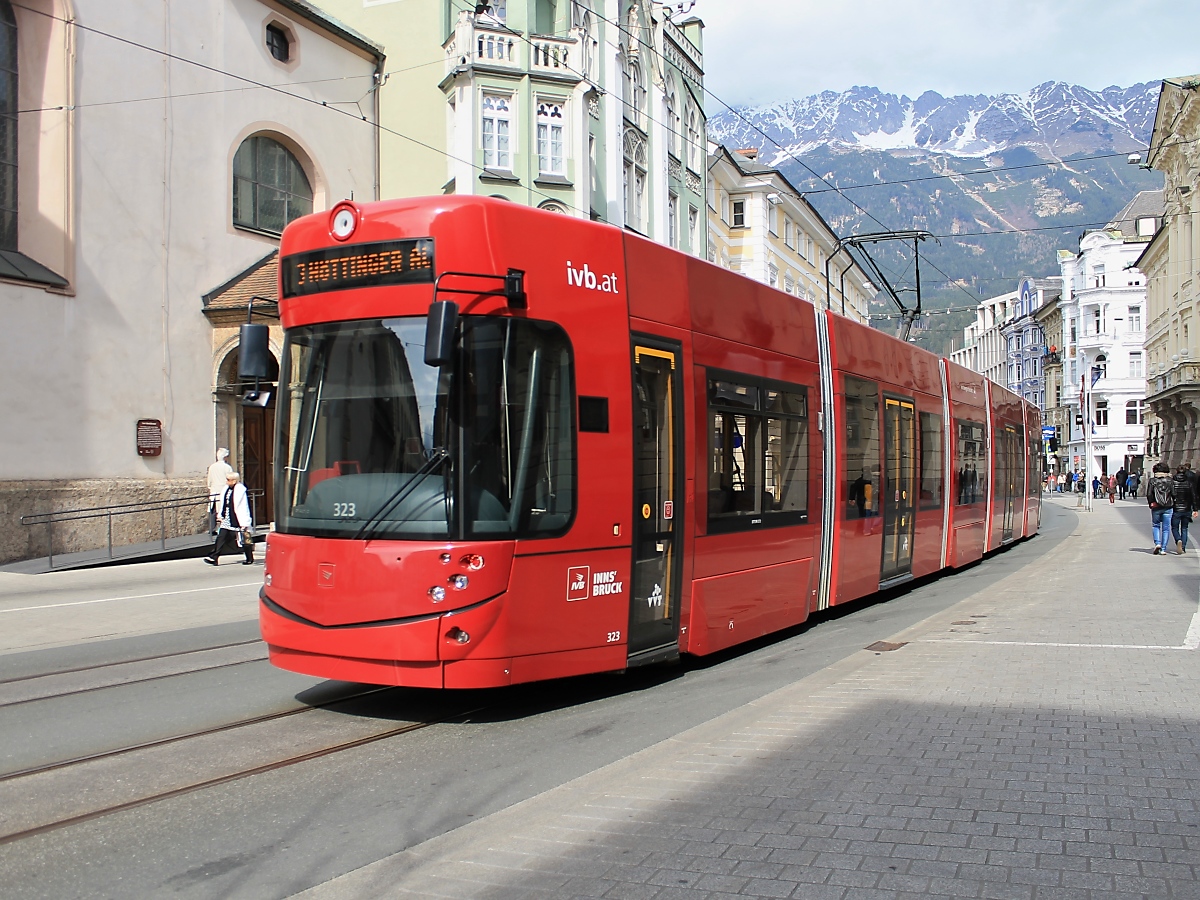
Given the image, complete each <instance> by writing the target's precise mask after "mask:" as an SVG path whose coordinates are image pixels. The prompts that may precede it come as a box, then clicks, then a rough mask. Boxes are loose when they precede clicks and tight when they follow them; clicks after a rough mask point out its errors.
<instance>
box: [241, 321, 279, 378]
mask: <svg viewBox="0 0 1200 900" xmlns="http://www.w3.org/2000/svg"><path fill="white" fill-rule="evenodd" d="M270 371H271V345H270V330H269V329H268V328H267V326H266V325H250V324H246V325H243V326H242V327H241V330H240V331H239V332H238V377H239V378H247V379H249V378H263V379H265V378H267V377H268V375H269V374H270Z"/></svg>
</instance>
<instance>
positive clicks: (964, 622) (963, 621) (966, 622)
mask: <svg viewBox="0 0 1200 900" xmlns="http://www.w3.org/2000/svg"><path fill="white" fill-rule="evenodd" d="M950 624H951V625H978V624H979V623H978V622H976V621H975V620H974V619H959V620H958V621H957V622H951V623H950Z"/></svg>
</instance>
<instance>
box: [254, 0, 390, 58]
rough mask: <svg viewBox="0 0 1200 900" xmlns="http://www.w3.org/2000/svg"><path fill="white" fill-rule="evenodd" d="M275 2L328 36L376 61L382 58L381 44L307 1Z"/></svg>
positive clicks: (288, 0) (287, 0)
mask: <svg viewBox="0 0 1200 900" xmlns="http://www.w3.org/2000/svg"><path fill="white" fill-rule="evenodd" d="M275 2H276V3H278V4H279V5H280V6H282V7H283V8H284V9H286V10H287V11H288V12H291V13H294V14H295V15H296V16H297V17H298V18H301V19H305V20H307V21H309V22H311V23H312V24H314V25H316V26H318V27H320V28H323V29H324V30H325V31H328V32H329V33H330V34H333V35H336V36H337V37H340V38H341V39H342V40H344V41H346V42H347V43H349V44H353V45H354V46H355V47H357V48H358V49H360V50H364V51H366V52H367V53H369V54H371V56H374V57H375V58H376V59H379V60H382V59H383V58H384V53H383V46H382V45H381V44H377V43H375V42H374V41H373V40H371V39H370V38H368V37H366V36H365V35H363V34H360V33H359V32H357V31H355V30H354V29H353V28H351V27H350V26H349V25H346V24H345V23H343V22H339V21H338V20H337V19H335V18H334V17H333V16H331V15H329V13H327V12H325V11H324V10H321V9H317V7H315V6H313V5H312V4H311V3H309V2H308V0H275Z"/></svg>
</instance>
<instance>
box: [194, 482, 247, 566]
mask: <svg viewBox="0 0 1200 900" xmlns="http://www.w3.org/2000/svg"><path fill="white" fill-rule="evenodd" d="M225 485H226V487H225V494H224V495H223V496H222V498H221V511H220V528H218V529H217V541H216V543H215V544H213V549H212V553H211V554H210V555H209V556H206V557H204V561H205V562H206V563H208V564H209V565H210V566H215V565H217V564H218V563H219V562H220V559H221V553H222V552H224V550H225V548H226V546H227V545H228V546H229V548H230V549H233V547H240V548H241V550H242V552H243V553H244V554H245V557H246V558H245V560H243V562H242V565H243V566H248V565H251V564H252V563H253V562H254V520H253V519H251V517H250V494H249V492H248V491H247V490H246V486H245V485H244V484H242V483H241V476H240V475H238V473H237V472H230V473H229V475H227V476H226V478H225Z"/></svg>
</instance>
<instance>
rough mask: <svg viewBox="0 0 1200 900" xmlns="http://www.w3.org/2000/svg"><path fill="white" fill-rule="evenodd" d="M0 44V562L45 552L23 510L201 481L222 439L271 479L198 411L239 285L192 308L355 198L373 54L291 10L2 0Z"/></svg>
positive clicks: (237, 458)
mask: <svg viewBox="0 0 1200 900" xmlns="http://www.w3.org/2000/svg"><path fill="white" fill-rule="evenodd" d="M0 45H2V46H0V51H2V55H3V61H2V63H0V66H2V67H3V68H5V69H6V70H7V72H8V73H9V74H10V77H9V78H7V79H6V80H4V82H3V86H4V87H3V88H0V93H2V94H3V96H0V119H2V120H4V121H5V122H7V123H8V127H9V129H10V131H9V132H8V133H10V134H15V138H16V139H15V141H12V142H0V143H2V144H3V146H0V156H2V157H3V158H2V159H0V176H2V178H3V180H4V188H5V189H4V190H0V207H2V208H0V219H2V220H3V228H2V231H3V234H2V235H0V316H2V317H3V320H4V322H5V328H4V331H3V334H2V335H0V383H3V384H4V386H5V393H6V397H5V405H6V409H5V426H4V428H3V429H2V430H0V513H2V514H3V517H4V521H5V523H6V526H7V527H6V528H5V529H4V537H3V538H2V539H0V561H9V560H13V559H20V558H25V557H29V556H36V555H44V554H45V553H46V548H47V545H46V543H45V538H46V535H45V532H44V531H43V530H41V529H30V528H23V527H21V526H20V525H19V524H18V521H19V518H20V517H21V516H22V515H25V514H28V513H35V512H42V511H48V510H53V509H64V508H70V507H88V506H99V505H104V504H112V503H121V502H128V501H132V500H142V499H151V498H167V497H178V496H183V495H188V494H196V493H197V492H200V493H203V491H204V488H203V484H204V478H203V476H204V472H205V469H206V467H207V466H208V464H209V463H210V462H211V461H212V458H213V451H214V449H215V447H216V446H218V445H219V444H225V445H227V446H229V447H230V449H231V451H232V452H233V460H232V461H233V463H234V465H235V467H237V468H245V469H246V470H247V473H249V471H250V468H251V464H252V463H254V464H256V465H257V467H258V468H257V471H258V477H259V478H260V480H261V481H262V482H264V483H265V484H267V485H268V486H269V479H270V460H269V452H270V451H269V442H268V445H267V446H263V447H260V448H257V450H256V452H258V453H259V458H257V459H256V460H253V461H252V460H249V459H247V458H246V457H245V447H244V441H243V437H244V431H243V426H244V424H245V423H243V421H242V415H243V412H242V407H241V406H240V405H232V406H231V405H230V404H229V403H226V404H225V405H224V410H225V412H224V414H223V415H219V414H218V411H219V409H221V408H222V404H221V403H220V402H218V400H219V398H218V393H219V392H218V387H219V386H220V384H221V383H222V381H223V380H225V381H227V380H228V377H229V376H228V373H229V372H230V371H231V369H232V370H234V371H235V370H236V364H235V363H233V362H231V359H232V358H233V357H236V344H237V339H236V327H235V326H236V322H237V321H238V320H239V319H240V320H242V321H244V315H245V299H244V298H243V299H242V301H241V304H240V309H239V308H238V304H237V303H232V304H231V305H230V304H227V307H228V308H227V309H226V311H225V312H224V313H220V314H219V313H218V312H217V310H216V309H208V308H206V305H205V300H204V299H203V298H204V297H205V295H206V294H207V295H210V297H212V298H214V299H215V298H217V297H218V295H221V294H222V292H221V291H218V290H217V289H218V288H219V287H220V288H225V289H232V287H234V286H235V285H236V284H237V283H238V281H239V276H240V275H241V274H244V273H247V272H257V273H258V275H259V276H260V278H261V277H262V271H263V269H264V267H267V268H269V267H270V266H272V265H273V259H272V258H271V257H272V254H274V253H275V251H276V248H277V247H278V235H279V232H280V231H281V230H282V227H283V225H284V224H285V223H286V222H287V221H289V220H290V219H291V218H294V217H295V216H296V215H299V214H302V213H305V212H308V211H315V210H320V209H324V208H327V207H329V206H331V205H332V204H333V203H335V202H337V201H338V200H340V199H341V198H343V197H348V196H351V195H353V196H354V197H356V198H359V199H363V200H369V199H373V198H374V197H375V196H376V184H377V177H378V176H377V171H378V170H377V164H378V158H377V153H376V146H377V144H376V135H375V126H374V121H375V106H374V94H373V88H374V87H375V84H376V78H377V75H378V74H379V73H380V72H381V71H382V62H383V55H382V51H381V50H380V48H378V47H377V46H375V45H374V44H372V43H371V42H369V41H367V40H366V39H364V38H362V37H361V36H360V35H358V34H356V33H354V32H352V31H350V30H349V29H347V28H345V27H343V26H341V25H339V24H337V23H336V22H334V21H333V20H331V19H329V18H328V17H327V16H326V15H325V14H324V13H322V12H320V11H318V10H317V9H316V8H314V7H313V6H311V5H310V4H309V3H307V2H304V0H163V2H158V3H154V4H129V3H114V2H111V0H21V3H19V4H18V3H16V2H13V3H10V2H8V0H0ZM268 86H270V87H268ZM14 126H15V127H14ZM14 201H15V202H14ZM265 284H266V285H268V286H271V287H273V279H271V278H269V277H268V278H266V279H265ZM224 294H228V290H226V291H225V292H224ZM272 296H273V294H271V295H268V299H271V298H272ZM226 299H228V297H227V298H226ZM218 306H219V304H218ZM266 307H267V308H268V309H269V308H270V304H266ZM230 310H232V312H231V311H230ZM222 315H224V316H226V317H228V316H232V319H233V321H232V322H230V321H226V320H225V319H223V318H222ZM275 349H276V353H277V352H278V346H276V348H275ZM231 354H232V356H231ZM227 393H228V391H227ZM253 414H254V415H255V416H258V417H259V419H262V420H264V421H260V422H257V423H256V424H257V425H259V426H262V428H266V427H267V425H268V423H267V422H266V421H265V419H266V417H267V416H269V415H270V410H262V409H257V410H255V411H254V413H253ZM139 420H154V421H157V422H160V423H161V441H162V444H161V453H160V454H159V455H139V452H138V448H137V444H136V430H137V423H138V422H139ZM260 430H261V429H260ZM88 540H89V538H88V536H87V535H86V534H84V533H83V532H82V531H79V532H76V533H74V534H71V533H64V532H63V531H60V532H57V533H56V546H55V550H56V552H62V551H64V550H72V549H81V548H82V547H83V546H84V545H85V543H86V542H87V541H88ZM100 543H101V544H102V543H103V541H102V540H101V541H100Z"/></svg>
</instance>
